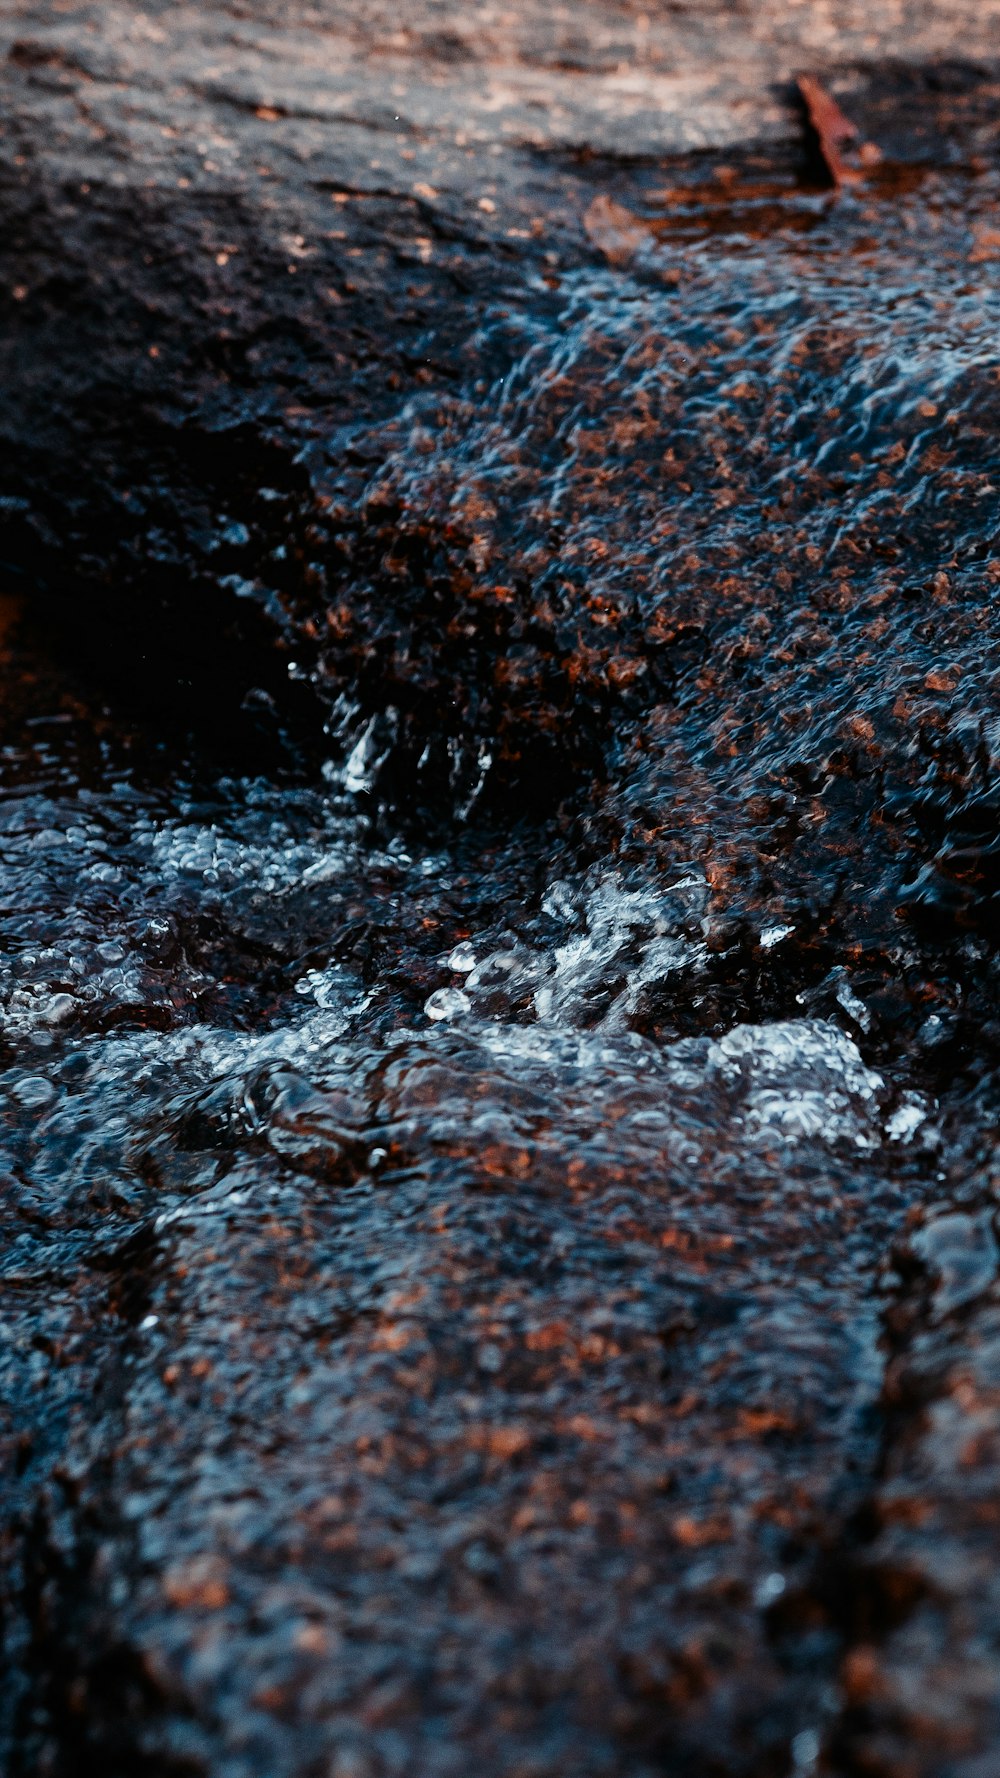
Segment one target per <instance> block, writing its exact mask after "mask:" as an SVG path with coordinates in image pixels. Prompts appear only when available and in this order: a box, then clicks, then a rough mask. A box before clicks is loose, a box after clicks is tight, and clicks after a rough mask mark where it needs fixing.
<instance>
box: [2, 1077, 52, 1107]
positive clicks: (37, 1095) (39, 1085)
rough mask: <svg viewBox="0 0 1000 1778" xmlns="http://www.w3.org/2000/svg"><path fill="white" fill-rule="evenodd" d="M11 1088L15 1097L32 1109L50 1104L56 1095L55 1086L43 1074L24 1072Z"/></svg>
mask: <svg viewBox="0 0 1000 1778" xmlns="http://www.w3.org/2000/svg"><path fill="white" fill-rule="evenodd" d="M13 1090H14V1097H15V1099H17V1100H18V1102H19V1103H20V1104H21V1105H26V1106H28V1107H29V1108H30V1109H31V1110H33V1111H34V1110H41V1108H42V1107H43V1106H45V1105H51V1103H52V1101H53V1099H54V1098H55V1096H56V1089H55V1087H54V1086H53V1085H52V1082H51V1081H50V1080H46V1078H45V1076H44V1074H26V1075H25V1077H24V1079H23V1080H19V1081H18V1082H17V1085H16V1086H15V1087H14V1089H13Z"/></svg>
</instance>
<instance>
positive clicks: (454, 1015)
mask: <svg viewBox="0 0 1000 1778" xmlns="http://www.w3.org/2000/svg"><path fill="white" fill-rule="evenodd" d="M471 1011H472V1002H471V1000H470V999H469V996H468V994H463V992H462V990H461V988H437V989H436V990H435V992H434V993H433V994H432V995H431V996H430V999H429V1000H427V1001H426V1002H425V1004H424V1012H425V1013H426V1014H427V1017H428V1018H429V1019H434V1020H439V1019H458V1018H461V1016H462V1014H463V1013H467V1012H471Z"/></svg>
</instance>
